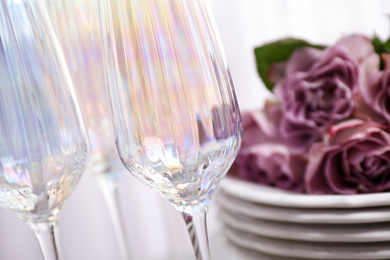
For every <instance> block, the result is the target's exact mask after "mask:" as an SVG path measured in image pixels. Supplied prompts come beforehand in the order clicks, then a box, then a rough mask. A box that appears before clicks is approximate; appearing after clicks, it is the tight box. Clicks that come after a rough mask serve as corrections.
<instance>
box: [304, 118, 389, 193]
mask: <svg viewBox="0 0 390 260" xmlns="http://www.w3.org/2000/svg"><path fill="white" fill-rule="evenodd" d="M330 133H331V136H330V139H329V143H327V144H325V143H316V144H314V145H313V146H312V148H311V150H310V161H309V163H308V166H307V169H306V173H305V184H306V189H307V192H308V193H314V194H332V193H337V194H356V193H370V192H382V191H386V190H389V188H390V135H389V133H387V132H385V131H384V130H382V129H381V128H380V127H379V126H378V125H374V124H373V123H368V122H364V121H360V120H348V121H345V122H343V123H340V124H339V125H337V126H335V127H332V129H331V132H330Z"/></svg>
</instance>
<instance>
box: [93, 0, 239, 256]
mask: <svg viewBox="0 0 390 260" xmlns="http://www.w3.org/2000/svg"><path fill="white" fill-rule="evenodd" d="M101 3H102V6H101V22H102V33H103V34H102V35H103V42H104V50H105V52H104V53H105V59H106V62H105V64H106V68H107V77H108V87H109V94H110V100H111V106H112V116H113V124H114V129H115V134H116V145H117V149H118V153H119V155H120V157H121V159H122V161H123V163H124V164H125V166H126V167H127V169H128V170H129V171H130V172H131V173H132V174H133V175H135V176H136V177H137V178H138V179H140V180H141V181H142V182H144V183H146V184H147V185H149V186H150V187H152V188H153V189H154V190H156V191H157V192H159V193H160V194H161V195H162V196H163V197H165V198H166V199H168V200H169V201H170V202H171V203H172V204H173V205H174V206H175V207H176V209H177V210H178V211H179V212H182V215H183V218H184V220H185V222H186V224H187V227H188V230H189V234H190V236H191V240H192V243H193V246H194V251H195V254H196V257H197V259H203V260H206V259H209V250H208V240H207V229H206V212H207V209H208V206H209V204H210V200H211V198H212V195H213V194H214V192H215V190H216V189H217V187H218V184H219V182H220V180H221V179H222V177H223V176H224V175H225V174H226V172H227V171H228V169H229V167H230V166H231V163H232V162H233V159H234V158H235V156H236V154H237V152H238V150H239V147H240V144H241V136H242V127H241V117H240V112H239V108H238V105H237V100H236V97H235V93H234V89H233V84H232V80H231V77H230V73H229V70H228V67H227V65H226V63H225V60H224V57H223V55H222V51H221V47H220V45H219V42H218V38H217V36H216V32H215V29H214V27H213V24H212V21H211V19H210V16H209V13H208V11H207V8H206V5H205V2H204V1H203V0H151V1H144V0H118V1H110V0H102V1H101Z"/></svg>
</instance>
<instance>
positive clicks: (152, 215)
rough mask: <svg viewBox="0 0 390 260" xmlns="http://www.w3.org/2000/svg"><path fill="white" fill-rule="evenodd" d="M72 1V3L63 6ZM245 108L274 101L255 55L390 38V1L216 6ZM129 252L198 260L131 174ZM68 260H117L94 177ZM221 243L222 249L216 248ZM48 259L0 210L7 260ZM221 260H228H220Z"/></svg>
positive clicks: (151, 258)
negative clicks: (281, 46)
mask: <svg viewBox="0 0 390 260" xmlns="http://www.w3.org/2000/svg"><path fill="white" fill-rule="evenodd" d="M64 1H66V0H64ZM209 2H210V5H211V9H212V12H213V14H214V18H215V21H216V25H217V28H218V29H219V32H220V36H221V40H222V44H223V46H224V48H225V52H226V57H227V60H228V63H229V65H230V68H231V73H232V76H233V80H234V82H235V86H236V92H237V97H238V101H239V104H240V106H241V109H242V110H247V109H254V108H259V107H261V106H262V104H263V102H264V99H265V98H266V97H267V96H268V95H269V93H268V92H267V91H266V90H265V88H264V86H263V85H262V83H261V80H260V79H259V77H258V75H257V72H256V64H255V59H254V54H253V49H254V48H255V47H256V46H260V45H262V44H264V43H267V42H270V41H273V40H278V39H280V38H284V37H287V36H292V37H297V38H301V39H305V40H307V41H310V42H313V43H318V44H330V43H333V42H335V41H336V40H337V39H339V38H340V37H341V36H343V35H346V34H349V33H363V34H365V35H367V36H373V35H374V34H377V35H378V36H379V37H380V38H382V39H387V37H389V36H390V18H389V16H388V15H389V14H390V1H388V0H371V1H367V0H323V1H313V0H294V1H293V0H209ZM120 192H121V200H122V205H123V213H124V215H125V219H126V232H127V235H128V237H129V247H130V248H131V251H132V253H133V255H134V259H137V260H162V259H164V260H173V259H189V260H193V259H195V258H194V257H193V256H192V248H191V244H190V240H189V238H188V237H187V233H186V232H187V231H186V228H185V225H184V223H183V222H182V220H181V217H180V216H179V214H177V213H176V212H175V210H174V209H173V208H172V207H171V206H170V205H169V204H168V203H167V202H166V201H165V200H163V199H161V198H160V197H158V195H157V194H155V193H154V192H153V191H151V190H150V189H149V188H147V187H146V186H144V185H142V184H141V183H139V182H138V181H137V180H135V179H134V178H133V177H132V176H130V174H129V173H127V172H126V173H125V174H124V176H123V178H122V182H121V184H120ZM216 213H217V205H212V206H211V210H210V217H209V229H210V236H211V247H212V248H214V250H212V251H215V250H220V248H219V247H218V246H217V245H218V241H216V238H217V237H218V236H216V235H217V234H218V230H219V228H220V225H219V222H218V218H217V217H216ZM59 233H60V242H61V249H62V256H63V259H64V260H79V259H80V260H82V259H83V260H84V259H93V260H116V259H118V253H117V248H116V245H115V237H114V234H113V230H112V228H111V222H110V220H109V215H108V212H107V209H106V206H105V204H104V201H103V196H102V194H101V192H100V190H99V189H98V187H97V183H96V182H95V179H93V178H92V177H91V176H89V175H88V174H85V175H84V176H83V178H82V179H81V181H80V183H79V185H78V186H77V187H76V189H75V191H74V192H73V193H72V195H71V196H70V198H69V199H68V200H67V201H66V203H65V206H64V208H63V212H62V213H61V216H60V220H59ZM213 245H215V247H213ZM26 259H31V260H41V259H42V257H41V253H40V249H39V246H38V242H37V241H36V239H35V236H34V234H33V232H32V231H31V230H30V228H29V227H28V226H27V225H26V224H25V223H24V222H23V221H22V220H19V219H17V218H16V217H15V216H14V215H13V214H12V213H10V212H7V211H5V210H2V209H0V260H26ZM215 260H223V259H222V258H220V259H215Z"/></svg>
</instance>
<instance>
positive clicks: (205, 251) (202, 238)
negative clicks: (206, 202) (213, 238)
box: [182, 212, 210, 260]
mask: <svg viewBox="0 0 390 260" xmlns="http://www.w3.org/2000/svg"><path fill="white" fill-rule="evenodd" d="M182 216H183V219H184V221H185V223H186V225H187V229H188V234H189V235H190V238H191V242H192V246H193V248H194V252H195V257H196V260H210V250H209V239H208V235H207V222H206V212H204V213H200V214H194V215H190V214H187V213H182Z"/></svg>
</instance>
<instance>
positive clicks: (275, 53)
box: [255, 38, 325, 91]
mask: <svg viewBox="0 0 390 260" xmlns="http://www.w3.org/2000/svg"><path fill="white" fill-rule="evenodd" d="M302 47H313V48H316V49H324V48H325V46H322V45H312V44H310V43H308V42H306V41H303V40H300V39H294V38H287V39H283V40H280V41H276V42H272V43H269V44H266V45H263V46H261V47H257V48H255V56H256V64H257V71H258V73H259V75H260V77H261V79H262V80H263V82H264V84H265V86H266V87H267V88H268V89H269V90H270V91H272V90H273V88H274V85H275V82H273V81H272V79H271V78H270V77H269V69H270V66H271V65H272V64H274V63H281V62H284V61H287V60H288V59H289V58H290V56H291V54H292V53H293V52H294V51H295V50H297V49H299V48H302Z"/></svg>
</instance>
